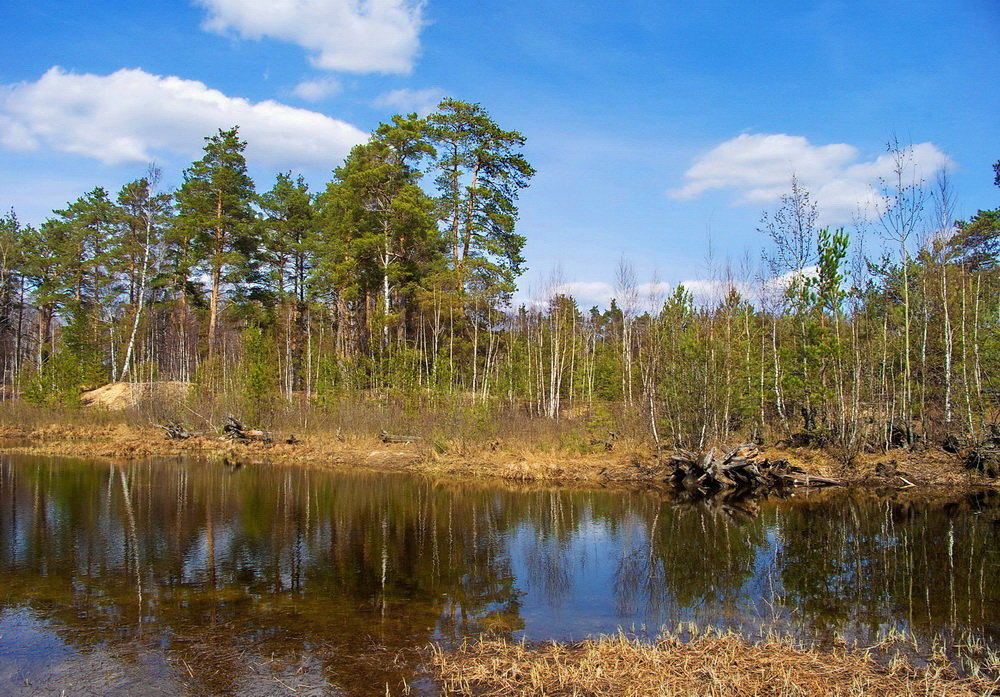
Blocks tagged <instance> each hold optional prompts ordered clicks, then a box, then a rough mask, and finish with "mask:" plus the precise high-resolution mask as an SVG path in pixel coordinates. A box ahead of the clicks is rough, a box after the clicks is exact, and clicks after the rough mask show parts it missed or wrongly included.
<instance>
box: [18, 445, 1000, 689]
mask: <svg viewBox="0 0 1000 697" xmlns="http://www.w3.org/2000/svg"><path fill="white" fill-rule="evenodd" d="M688 623H695V624H696V625H698V626H702V627H704V626H714V627H724V628H731V629H734V630H737V631H742V632H745V633H747V634H749V635H754V634H756V633H757V632H759V631H760V630H761V628H762V627H763V628H765V629H768V628H776V629H778V630H781V631H788V632H792V633H794V634H796V635H797V636H798V637H800V638H802V639H803V640H807V641H817V642H831V641H834V640H839V639H838V638H839V637H843V638H846V639H847V640H848V641H853V640H857V641H859V642H861V643H873V642H875V641H878V640H879V639H880V638H881V637H883V636H885V635H886V633H888V632H892V631H894V630H896V629H898V630H902V631H905V632H908V633H910V634H912V635H913V636H914V637H916V639H917V641H918V642H920V643H922V644H924V645H926V646H930V645H931V643H933V642H934V641H935V640H936V639H937V640H939V641H940V640H943V641H945V642H948V643H949V644H955V643H962V642H968V641H969V640H970V639H972V640H975V641H981V642H984V643H986V644H987V645H990V646H993V647H998V646H1000V496H998V495H997V494H996V493H995V492H975V493H965V494H951V495H949V494H934V495H928V496H925V495H922V496H914V495H912V494H909V495H908V494H906V493H900V492H894V491H888V492H882V493H879V492H872V491H856V490H851V491H843V490H842V491H826V492H811V493H808V494H807V493H802V494H796V495H795V496H791V497H787V498H769V499H766V500H758V501H756V502H753V501H738V500H733V499H729V500H727V499H724V498H721V497H716V498H712V499H697V498H694V497H691V496H690V495H686V494H681V493H676V492H673V491H667V490H658V489H646V490H640V491H625V490H602V489H596V488H591V489H573V488H564V487H562V488H561V487H556V486H540V485H531V486H528V485H524V486H513V485H503V484H499V483H462V482H454V481H447V482H441V481H435V480H433V479H429V478H424V477H413V476H407V475H393V474H372V473H358V472H330V471H325V470H323V471H321V470H305V469H298V468H282V467H263V466H254V467H249V466H248V467H243V468H241V469H238V470H233V469H229V468H227V467H225V466H223V465H222V464H221V463H206V462H184V461H143V462H136V463H131V464H127V465H111V464H106V463H97V462H87V461H81V460H70V459H45V458H37V457H25V456H13V455H0V693H2V694H14V695H22V694H23V695H35V694H55V695H58V694H60V692H64V693H65V694H67V695H68V694H74V695H86V694H95V695H132V694H135V695H183V694H192V695H201V694H206V695H207V694H213V695H214V694H234V695H237V694H238V695H265V694H284V693H289V694H291V693H296V694H305V695H321V694H323V695H325V694H334V695H336V694H352V695H353V694H359V695H366V694H370V695H385V694H387V693H389V694H402V693H404V692H405V691H406V690H407V689H409V690H410V691H411V693H413V694H422V693H423V694H428V693H433V684H432V683H431V682H430V681H429V679H428V678H427V677H426V676H425V675H424V673H423V671H422V668H421V665H422V663H423V662H424V661H425V660H426V647H427V646H428V645H430V644H431V643H432V642H433V643H438V644H442V645H445V646H447V645H450V644H454V643H455V642H458V641H461V640H462V638H464V637H468V636H477V635H479V634H480V633H491V634H499V635H503V636H509V637H514V638H522V637H523V638H526V639H527V640H529V641H535V640H548V639H563V640H574V639H580V638H583V637H586V636H588V635H592V634H596V633H608V632H615V631H618V630H619V629H624V630H626V631H628V632H632V633H635V634H638V635H640V636H650V637H651V636H654V635H655V634H656V633H657V632H658V631H659V630H660V629H661V628H663V627H666V628H667V629H671V630H674V629H676V628H677V627H678V626H681V628H682V629H686V628H688V627H689V626H690V625H689V624H688ZM404 686H405V687H404Z"/></svg>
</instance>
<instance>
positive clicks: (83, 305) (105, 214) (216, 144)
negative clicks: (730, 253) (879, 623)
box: [0, 99, 1000, 458]
mask: <svg viewBox="0 0 1000 697" xmlns="http://www.w3.org/2000/svg"><path fill="white" fill-rule="evenodd" d="M523 146H524V138H523V136H522V135H521V134H520V133H518V132H517V131H508V130H504V129H503V128H501V127H500V126H499V125H498V124H496V123H495V121H494V120H493V119H492V118H491V117H490V115H489V114H488V113H487V112H486V110H485V109H483V108H482V107H481V106H480V105H477V104H469V103H466V102H461V101H456V100H451V99H448V100H444V101H443V102H442V103H441V104H440V105H439V107H438V109H437V111H436V112H434V113H432V114H430V115H429V116H427V117H425V118H420V117H418V116H417V115H414V114H410V115H405V116H395V117H393V118H392V119H391V120H390V121H389V122H388V123H385V124H382V125H380V126H379V127H378V128H376V129H375V130H374V132H373V133H372V134H371V136H370V138H369V139H368V141H367V142H365V143H363V144H361V145H358V146H356V147H355V148H354V149H353V150H352V151H351V152H350V154H349V155H348V156H347V157H346V159H345V160H344V162H343V163H342V164H341V165H340V166H338V167H337V168H336V169H335V170H333V178H332V180H331V181H330V182H329V183H328V184H327V185H326V186H325V188H324V189H323V190H322V191H318V192H313V191H310V189H309V187H308V186H307V184H306V183H305V181H304V179H303V178H302V177H300V176H296V175H294V174H293V173H291V172H283V173H279V174H278V175H277V176H276V178H275V181H274V183H273V185H272V186H271V188H270V189H267V190H266V191H263V192H262V193H258V189H257V187H256V185H255V183H254V182H253V181H252V180H251V178H250V176H249V174H248V171H247V166H246V161H245V159H244V155H243V152H244V149H245V147H246V143H245V142H244V141H243V140H242V139H241V138H240V136H239V132H238V130H237V128H235V127H234V128H232V129H229V130H220V131H219V132H218V133H216V134H215V135H213V136H211V137H209V138H206V142H205V147H204V155H203V157H202V158H201V159H199V160H198V161H196V162H194V163H192V165H191V166H190V167H188V168H187V169H186V170H185V171H184V175H183V183H182V184H181V186H180V187H179V188H178V189H177V190H176V191H173V192H169V191H163V190H161V188H160V187H159V173H158V172H157V171H155V170H153V169H151V170H150V172H149V173H148V174H147V176H145V177H142V178H140V179H138V180H136V181H134V182H130V183H128V184H126V185H125V186H123V187H122V188H121V190H120V191H119V192H117V193H116V194H112V193H109V192H107V191H106V190H105V189H103V188H100V187H98V188H95V189H93V190H92V191H89V192H87V193H86V194H84V195H83V196H81V197H80V198H79V199H77V200H76V201H74V202H72V203H69V204H68V205H67V206H66V207H65V208H64V209H60V210H55V211H53V215H52V217H51V218H49V219H48V220H46V221H45V222H44V223H43V224H41V225H40V226H38V227H37V228H35V227H31V226H25V225H22V224H20V223H19V221H18V220H17V218H16V216H15V214H14V213H13V212H11V213H9V214H8V215H6V216H4V217H3V218H2V219H0V349H2V355H0V361H2V362H0V371H2V375H3V383H4V386H5V390H6V393H5V394H7V395H8V396H16V397H20V398H23V399H25V400H28V401H33V402H36V403H47V404H53V403H60V404H72V403H74V402H75V400H77V399H78V397H79V394H80V392H81V391H82V390H84V389H86V388H90V387H95V386H98V385H100V384H103V383H106V382H109V381H157V380H177V381H183V382H187V383H191V384H192V385H193V389H194V390H201V391H202V392H203V393H205V394H213V395H226V398H227V399H230V398H233V395H237V396H239V397H240V398H241V399H242V400H243V401H242V403H243V404H244V405H245V408H246V409H247V410H249V411H252V412H255V416H256V417H257V418H266V415H267V414H268V413H271V412H273V411H274V410H280V409H281V408H283V405H288V404H302V403H307V404H310V405H312V406H315V407H317V408H322V407H323V406H324V405H325V404H330V403H332V402H333V401H336V400H341V399H344V398H346V397H348V396H351V397H353V398H358V397H363V398H365V399H371V400H374V401H376V402H378V401H379V400H381V401H383V402H384V401H385V400H391V399H400V400H403V401H405V402H406V403H408V404H417V405H419V406H418V408H424V407H433V406H435V405H438V406H440V405H441V404H443V403H445V402H447V403H448V404H451V405H455V404H463V405H467V406H469V407H470V408H473V409H482V410H484V411H483V413H484V414H489V413H493V414H496V413H497V412H496V411H495V410H496V409H511V410H518V411H521V412H524V413H527V414H529V415H534V416H538V417H546V418H549V419H567V418H572V419H577V418H580V419H584V420H585V422H586V423H587V424H588V427H589V428H591V429H594V430H600V429H603V428H605V426H607V427H608V429H609V430H621V429H622V428H625V429H630V430H631V432H633V433H634V434H635V435H637V436H638V437H641V438H643V439H646V440H648V441H649V442H651V443H652V444H655V445H657V446H665V447H667V446H669V447H698V446H702V445H705V444H706V443H709V442H713V441H722V440H726V439H730V438H732V437H735V436H737V435H738V436H740V437H746V438H762V439H763V438H779V437H794V438H795V439H798V440H799V441H801V442H808V443H815V444H822V445H826V446H830V447H833V448H836V449H838V450H839V451H840V452H842V453H843V454H844V456H845V458H850V457H851V456H852V455H853V454H855V453H857V452H858V451H859V450H860V449H862V448H873V447H874V448H881V447H889V446H892V445H901V444H907V443H909V444H912V443H914V442H917V441H919V440H921V439H928V438H935V439H937V438H943V437H944V436H945V435H947V434H955V433H958V434H963V433H964V434H968V435H975V436H979V435H982V434H984V433H985V432H987V431H988V430H989V429H990V428H996V422H997V407H998V405H997V366H998V361H1000V332H998V320H1000V307H998V298H1000V270H998V268H997V259H998V251H1000V212H998V210H996V209H990V210H981V211H979V212H978V213H977V214H976V215H975V216H973V217H971V218H970V219H969V220H965V221H956V220H954V215H953V201H954V193H953V192H952V190H951V188H950V185H949V183H948V181H947V179H946V177H944V176H942V177H941V178H940V179H939V180H938V181H936V182H933V183H932V184H928V183H926V182H923V181H919V180H916V179H913V178H912V177H911V176H910V173H911V172H912V171H913V167H912V164H913V163H912V162H910V161H909V158H910V157H911V153H910V150H909V149H908V148H905V147H901V146H899V144H898V143H897V144H893V145H892V146H891V147H890V152H891V154H892V157H893V158H894V163H895V168H894V176H893V177H889V178H888V179H887V180H885V181H882V182H880V187H879V188H880V191H879V193H880V194H881V195H880V197H879V200H880V201H881V207H880V208H879V210H878V211H877V212H876V214H874V215H871V216H869V217H868V218H867V222H864V221H861V222H858V223H857V224H856V225H855V226H854V228H853V229H852V230H850V231H847V230H843V229H841V230H829V229H826V228H823V227H821V226H819V225H818V223H817V220H818V215H817V208H816V205H815V204H814V202H813V201H812V200H811V198H810V193H809V191H808V190H807V189H806V188H805V187H804V186H802V185H801V184H800V183H799V182H798V181H796V180H795V179H794V178H793V179H792V182H791V186H790V190H789V192H788V193H787V194H786V195H785V196H784V197H782V200H781V203H780V206H778V208H777V209H776V210H774V211H772V212H770V213H768V214H765V215H764V217H763V218H762V220H761V224H760V227H759V232H760V233H761V235H762V239H763V241H764V242H765V247H766V250H765V252H764V255H763V258H762V262H761V264H759V265H758V266H757V268H756V269H744V270H740V271H733V270H732V269H731V268H729V267H727V266H724V267H722V268H713V270H712V283H711V286H712V288H713V289H714V293H712V294H710V296H709V297H703V296H699V297H698V298H697V299H696V298H695V296H694V295H693V294H692V292H690V291H689V290H688V289H685V288H684V287H677V288H675V289H674V290H673V292H671V293H670V294H669V295H667V296H666V297H656V296H649V297H647V296H645V295H643V294H642V293H641V292H640V288H641V286H640V284H639V283H638V282H637V280H636V278H635V274H634V273H633V272H632V271H631V269H630V267H629V266H628V264H627V263H623V264H622V266H621V268H620V270H619V274H618V281H617V288H616V292H615V299H614V300H613V301H612V303H611V305H610V307H609V308H607V309H601V308H597V307H594V308H591V309H590V310H585V309H582V308H580V307H579V306H578V305H577V303H576V301H575V300H574V299H573V298H572V297H569V296H568V295H566V294H563V293H561V292H559V288H558V287H557V286H556V287H554V289H553V291H552V292H551V293H550V297H548V298H547V301H546V302H544V303H540V304H535V305H531V306H527V305H525V306H521V307H517V308H513V307H511V306H510V303H509V301H510V298H511V295H512V293H513V291H514V290H515V288H516V286H515V283H516V279H517V277H518V275H519V274H520V273H521V272H522V270H523V267H524V263H525V260H524V258H523V255H522V250H523V246H524V243H525V239H524V237H523V236H522V235H520V234H519V233H518V231H517V218H518V208H517V205H518V194H519V193H520V192H521V191H522V190H523V189H524V188H525V187H526V186H527V185H528V183H529V181H530V179H531V177H532V176H533V174H534V169H533V168H532V166H531V165H530V164H529V163H528V162H527V160H526V159H525V157H524V154H523ZM995 169H996V180H995V183H996V184H997V185H998V186H1000V162H998V163H997V165H996V167H995ZM874 243H877V244H874ZM875 247H878V248H879V251H878V252H871V251H869V248H872V249H874V248H875Z"/></svg>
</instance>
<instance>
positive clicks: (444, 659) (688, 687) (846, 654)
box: [431, 633, 1000, 697]
mask: <svg viewBox="0 0 1000 697" xmlns="http://www.w3.org/2000/svg"><path fill="white" fill-rule="evenodd" d="M876 648H877V649H881V654H882V656H881V658H882V660H877V658H876V654H873V652H872V651H871V650H868V649H847V648H843V647H834V648H830V649H818V648H815V647H799V646H796V645H795V644H794V642H792V641H790V640H787V639H782V638H779V637H768V638H766V639H765V640H764V641H762V642H760V643H751V642H749V641H747V640H746V639H743V638H741V637H739V636H734V635H729V634H726V635H718V634H715V633H708V634H706V635H702V636H699V637H695V638H693V639H691V640H689V641H683V640H681V639H678V638H676V637H674V636H663V637H661V638H660V639H659V640H658V641H656V642H655V643H653V644H646V643H643V642H640V641H635V640H631V639H629V638H626V637H623V636H615V637H607V638H600V639H593V640H587V641H583V642H580V643H576V644H560V643H547V644H540V645H536V646H527V645H525V644H523V643H515V642H510V641H503V640H500V641H491V640H480V641H477V642H473V643H469V644H466V645H464V646H462V647H461V648H459V649H458V650H456V651H452V652H445V651H437V652H435V653H434V656H433V659H432V661H431V663H432V666H433V668H434V670H435V672H436V676H437V677H438V679H439V680H440V681H441V683H442V686H443V688H444V690H443V692H444V694H449V695H497V696H499V695H508V696H511V697H516V696H518V695H524V696H527V695H607V696H608V697H615V696H617V695H621V696H622V697H625V696H626V695H627V696H628V697H646V696H648V697H661V696H664V695H773V696H775V697H784V696H785V695H789V696H791V695H796V696H802V695H816V696H817V697H819V696H821V695H822V696H823V697H826V696H827V695H842V696H845V697H846V696H847V695H874V694H878V695H884V696H885V697H895V696H896V695H900V696H903V695H916V694H921V695H923V694H927V695H931V694H933V695H969V696H970V697H971V696H972V695H987V694H995V690H996V689H997V683H996V672H997V669H998V668H1000V666H998V665H997V657H996V656H995V655H990V654H988V653H987V652H983V651H980V652H979V654H980V655H978V656H970V657H967V660H966V661H965V662H964V663H965V665H964V666H962V665H959V666H958V667H959V668H964V669H963V671H962V672H964V673H965V677H960V675H959V672H958V670H956V666H955V664H954V663H953V662H952V661H950V660H949V659H948V658H947V657H946V656H944V654H935V655H934V656H931V657H930V658H929V660H927V661H926V663H925V665H922V666H920V667H918V666H916V665H914V663H913V662H911V661H910V660H907V659H906V658H904V657H902V656H901V655H899V654H892V653H890V650H891V646H885V647H876ZM887 649H888V650H887Z"/></svg>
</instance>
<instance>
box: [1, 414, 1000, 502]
mask: <svg viewBox="0 0 1000 697" xmlns="http://www.w3.org/2000/svg"><path fill="white" fill-rule="evenodd" d="M285 438H287V436H285V435H284V434H283V435H282V437H281V438H277V439H276V441H275V442H274V443H261V442H250V443H241V442H236V441H232V440H228V439H225V438H221V437H218V436H207V435H199V436H194V437H192V438H190V439H187V440H171V439H168V438H167V437H166V436H165V435H164V433H163V431H162V430H159V429H156V428H154V427H152V426H132V425H126V424H114V425H94V426H77V425H69V424H60V423H50V424H47V425H44V426H38V427H34V428H17V427H12V426H9V425H0V453H17V454H25V455H43V456H44V455H51V456H70V457H88V458H100V459H106V460H113V461H121V460H134V459H144V458H155V457H191V458H197V459H206V460H212V459H221V460H223V461H227V462H230V463H239V464H267V465H293V466H301V467H310V468H320V469H360V470H367V471H375V472H410V473H413V474H427V475H437V476H442V475H444V476H453V477H458V478H465V479H500V480H506V481H515V482H546V483H554V484H558V483H567V484H571V483H577V484H579V483H589V484H595V485H600V484H605V483H625V484H664V483H667V482H666V479H667V477H668V475H669V473H670V470H671V467H670V466H669V465H668V464H667V463H666V462H665V459H664V461H660V462H658V461H657V460H656V458H655V457H654V456H653V455H652V454H651V453H649V454H644V453H639V452H621V453H602V454H590V455H580V454H573V453H564V452H530V451H526V450H514V449H510V450H507V449H504V448H502V447H497V444H495V443H494V444H491V445H490V446H487V447H483V448H476V447H467V446H466V447H464V448H462V451H460V452H454V453H452V452H446V453H441V452H438V450H437V449H436V448H435V447H434V446H433V445H432V444H429V443H427V442H416V443H383V442H381V441H379V439H377V438H375V437H371V438H360V437H356V436H355V437H349V436H339V435H333V434H308V435H304V436H297V440H296V442H295V443H294V444H291V443H287V442H285ZM765 454H766V455H767V456H768V457H780V458H785V459H788V460H789V461H791V462H792V463H793V464H795V465H797V466H800V467H802V468H803V469H804V470H805V471H806V472H807V473H808V474H809V475H810V476H817V477H835V478H837V479H838V480H840V481H841V482H842V483H843V484H844V485H846V486H862V487H871V488H896V489H901V490H902V489H912V488H914V487H916V488H923V487H942V486H944V487H949V488H963V489H964V488H970V487H972V488H1000V480H998V479H990V478H988V477H986V476H985V475H983V474H981V473H979V472H977V471H975V470H972V469H969V468H967V467H966V466H965V465H964V464H963V463H962V462H961V459H960V458H959V457H958V456H956V455H952V454H949V453H946V452H944V451H942V450H939V449H928V450H925V451H922V452H918V451H910V450H905V449H899V450H894V451H889V452H887V453H879V454H865V455H864V456H863V457H862V458H859V459H858V460H857V461H856V462H855V463H853V464H852V465H850V466H844V465H841V464H839V463H837V462H836V461H834V460H833V458H832V457H830V456H829V455H828V454H827V453H825V452H823V451H821V450H814V449H807V448H781V449H778V448H768V449H766V450H765Z"/></svg>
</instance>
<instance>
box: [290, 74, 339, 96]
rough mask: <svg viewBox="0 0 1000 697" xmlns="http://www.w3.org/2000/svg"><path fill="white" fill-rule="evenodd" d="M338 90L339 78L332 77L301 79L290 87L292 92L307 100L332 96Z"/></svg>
mask: <svg viewBox="0 0 1000 697" xmlns="http://www.w3.org/2000/svg"><path fill="white" fill-rule="evenodd" d="M340 90H341V84H340V80H337V79H336V78H332V77H321V78H317V79H315V80H303V81H302V82H300V83H299V84H297V85H295V87H293V88H292V93H293V94H294V95H295V96H296V97H301V98H302V99H305V100H306V101H308V102H319V101H322V100H324V99H326V98H327V97H332V96H333V95H335V94H337V93H338V92H340Z"/></svg>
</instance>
